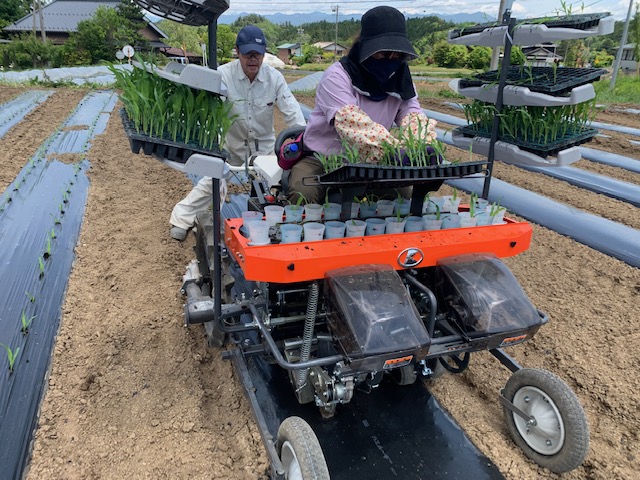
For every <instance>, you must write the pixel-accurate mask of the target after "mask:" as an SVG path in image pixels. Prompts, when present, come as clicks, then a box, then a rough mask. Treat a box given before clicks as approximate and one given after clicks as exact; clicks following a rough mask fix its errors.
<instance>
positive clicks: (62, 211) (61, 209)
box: [58, 203, 64, 216]
mask: <svg viewBox="0 0 640 480" xmlns="http://www.w3.org/2000/svg"><path fill="white" fill-rule="evenodd" d="M58 210H59V211H60V216H62V215H64V207H63V206H62V203H61V204H60V205H58Z"/></svg>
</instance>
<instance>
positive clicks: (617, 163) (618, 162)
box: [580, 147, 640, 173]
mask: <svg viewBox="0 0 640 480" xmlns="http://www.w3.org/2000/svg"><path fill="white" fill-rule="evenodd" d="M580 155H582V158H584V159H586V160H591V161H593V162H598V163H604V164H605V165H611V166H612V167H620V168H624V169H625V170H629V171H630V172H635V173H640V161H638V159H635V158H630V157H624V156H622V155H618V154H617V153H611V152H604V151H602V150H597V149H595V148H589V147H580Z"/></svg>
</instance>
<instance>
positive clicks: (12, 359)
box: [0, 343, 20, 372]
mask: <svg viewBox="0 0 640 480" xmlns="http://www.w3.org/2000/svg"><path fill="white" fill-rule="evenodd" d="M0 345H2V346H3V347H4V349H5V351H6V352H7V359H8V360H9V371H10V372H13V365H14V364H15V363H16V358H17V357H18V352H19V351H20V347H16V349H15V350H11V347H9V346H8V345H5V344H4V343H0Z"/></svg>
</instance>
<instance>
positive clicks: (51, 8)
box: [5, 0, 120, 32]
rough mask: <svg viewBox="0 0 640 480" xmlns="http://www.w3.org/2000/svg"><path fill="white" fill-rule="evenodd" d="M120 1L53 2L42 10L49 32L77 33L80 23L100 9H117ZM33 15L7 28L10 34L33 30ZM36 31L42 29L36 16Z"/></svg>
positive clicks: (70, 0)
mask: <svg viewBox="0 0 640 480" xmlns="http://www.w3.org/2000/svg"><path fill="white" fill-rule="evenodd" d="M119 4H120V0H53V2H51V3H50V4H48V5H46V6H45V7H44V8H43V9H42V15H43V17H44V26H45V29H46V31H47V32H77V31H78V23H79V22H81V21H83V20H89V19H90V18H91V17H93V16H94V14H95V13H96V10H98V8H99V7H101V6H104V7H110V8H116V7H117V6H118V5H119ZM32 17H33V15H32V14H29V15H25V16H24V17H22V18H21V19H20V20H17V21H16V22H15V23H12V24H11V25H9V26H7V27H5V30H6V31H8V32H23V31H24V32H26V31H31V29H32V28H33V18H32ZM35 20H36V29H37V30H39V29H40V16H39V15H36V18H35Z"/></svg>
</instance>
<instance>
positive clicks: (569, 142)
mask: <svg viewBox="0 0 640 480" xmlns="http://www.w3.org/2000/svg"><path fill="white" fill-rule="evenodd" d="M454 131H456V132H459V133H461V134H462V135H464V136H465V137H483V138H491V132H490V131H488V130H483V129H477V128H476V127H475V125H473V124H472V125H469V126H464V127H458V128H456V129H454ZM597 133H598V130H597V129H595V128H591V127H583V128H581V129H580V130H577V131H571V132H567V133H566V134H565V135H564V136H563V137H561V138H558V139H556V140H555V141H553V142H549V143H538V142H527V141H524V140H522V139H519V138H513V137H512V136H510V135H505V136H500V137H498V140H499V141H501V142H505V143H510V144H512V145H516V146H517V147H518V148H520V149H521V150H525V151H527V152H531V153H534V154H536V155H538V156H539V157H542V158H547V157H548V156H549V155H555V154H557V153H558V152H560V151H561V150H566V149H567V148H570V147H575V146H577V145H581V144H583V143H586V142H588V141H590V140H591V139H592V138H593V137H594V136H595V135H596V134H597Z"/></svg>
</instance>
